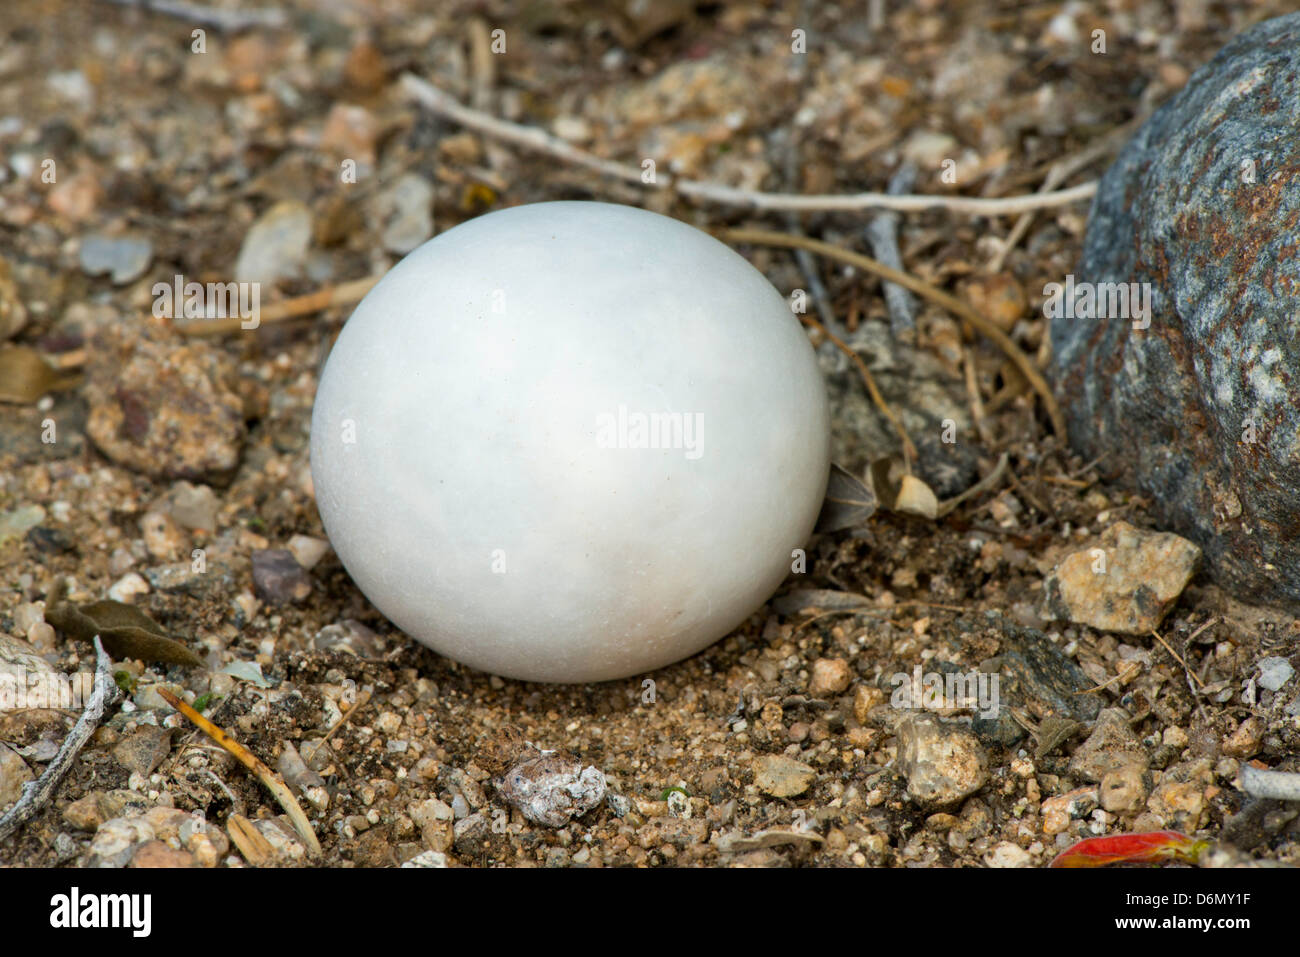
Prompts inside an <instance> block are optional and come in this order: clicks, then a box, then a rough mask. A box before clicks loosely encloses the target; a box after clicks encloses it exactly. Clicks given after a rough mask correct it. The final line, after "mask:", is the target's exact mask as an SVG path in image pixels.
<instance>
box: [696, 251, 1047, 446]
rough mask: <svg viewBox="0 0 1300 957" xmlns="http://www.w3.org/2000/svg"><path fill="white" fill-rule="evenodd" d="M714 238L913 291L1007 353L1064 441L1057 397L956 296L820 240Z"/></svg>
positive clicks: (1006, 342) (1008, 341)
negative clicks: (834, 265) (806, 255)
mask: <svg viewBox="0 0 1300 957" xmlns="http://www.w3.org/2000/svg"><path fill="white" fill-rule="evenodd" d="M717 235H718V236H719V237H721V238H722V239H725V240H727V241H728V242H733V243H758V244H760V245H764V246H781V247H784V248H787V249H789V248H794V249H798V248H803V249H808V250H810V251H812V252H815V253H818V254H819V255H822V256H829V257H830V258H832V259H838V260H839V261H840V262H844V263H848V264H849V265H851V266H857V267H858V268H859V269H862V270H865V271H866V272H869V273H871V274H872V275H874V276H879V277H880V278H881V279H888V280H889V281H890V282H892V283H896V284H898V285H900V286H903V287H904V288H907V289H910V290H912V291H913V292H914V293H916V294H917V295H919V296H924V297H925V298H926V299H929V300H930V301H931V302H933V303H935V304H936V305H939V306H942V307H943V308H944V309H947V310H948V311H949V312H951V313H953V314H954V315H957V316H960V317H961V318H962V319H965V320H966V321H967V322H969V323H970V324H971V325H972V326H974V327H975V329H976V330H977V331H979V332H980V333H981V334H982V335H984V336H985V337H986V338H988V339H991V340H992V341H993V343H994V344H995V345H997V347H998V348H999V349H1001V350H1002V351H1003V352H1004V353H1006V355H1007V358H1008V359H1010V360H1011V361H1012V362H1014V363H1015V364H1016V368H1017V369H1019V370H1020V372H1021V374H1022V375H1023V376H1024V377H1025V378H1026V379H1028V380H1029V383H1030V385H1032V386H1033V387H1034V391H1035V392H1037V393H1038V395H1039V397H1040V398H1042V400H1043V407H1044V408H1045V409H1047V415H1048V418H1050V419H1051V420H1052V431H1054V432H1055V433H1056V434H1057V435H1058V436H1061V437H1062V438H1064V437H1065V419H1064V417H1063V416H1062V415H1061V408H1060V406H1058V405H1057V404H1056V397H1055V396H1053V395H1052V390H1051V388H1049V387H1048V385H1047V380H1045V379H1044V378H1043V376H1042V374H1041V373H1040V372H1039V371H1038V368H1037V367H1036V366H1035V365H1034V363H1033V361H1032V360H1031V359H1030V358H1029V356H1027V355H1025V353H1024V352H1023V351H1022V350H1021V349H1020V347H1019V346H1017V345H1016V344H1015V343H1014V342H1013V341H1012V340H1011V338H1010V337H1009V336H1008V335H1007V334H1006V333H1005V332H1003V331H1002V330H1001V329H999V328H998V327H997V326H996V325H994V324H993V323H992V322H990V321H989V320H988V319H985V318H984V317H983V316H982V315H980V314H979V313H978V312H976V311H975V310H974V309H972V308H971V307H970V306H968V305H967V304H966V303H964V302H962V301H961V300H960V299H958V298H956V297H955V296H950V295H949V294H948V293H946V292H944V291H943V290H941V289H936V288H935V287H934V286H932V285H930V284H929V283H928V282H923V281H922V280H920V279H917V278H916V277H915V276H912V275H909V274H908V273H905V272H900V271H898V270H897V269H890V268H889V267H888V266H886V265H884V264H883V263H879V262H876V260H874V259H872V258H871V257H870V256H863V255H862V254H861V253H855V252H852V251H851V250H848V249H842V248H840V247H839V246H836V245H834V244H833V243H827V242H822V241H821V240H819V239H809V238H807V237H805V236H791V235H788V234H786V233H780V232H775V231H773V230H769V229H724V230H720V231H719V232H718V234H717Z"/></svg>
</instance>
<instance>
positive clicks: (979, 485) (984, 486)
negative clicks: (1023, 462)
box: [935, 452, 1011, 518]
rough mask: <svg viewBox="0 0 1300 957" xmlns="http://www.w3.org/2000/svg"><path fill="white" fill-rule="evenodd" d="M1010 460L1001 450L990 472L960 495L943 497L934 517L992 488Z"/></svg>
mask: <svg viewBox="0 0 1300 957" xmlns="http://www.w3.org/2000/svg"><path fill="white" fill-rule="evenodd" d="M1010 461H1011V460H1010V458H1009V457H1008V456H1007V453H1006V452H1003V453H1002V457H1001V458H999V459H998V464H997V465H995V466H994V467H993V471H992V472H990V473H989V474H988V475H986V476H984V478H982V479H980V480H979V481H978V482H976V483H975V484H974V485H972V486H971V487H970V488H968V489H966V491H964V492H962V493H961V494H960V495H954V496H953V497H952V498H948V499H944V500H943V501H942V502H940V503H939V511H938V514H937V515H936V516H935V517H936V518H943V517H944V516H945V515H947V514H948V513H949V512H951V511H952V510H953V509H954V508H956V507H957V506H958V505H960V504H961V503H962V502H964V501H966V500H967V499H968V498H974V497H975V496H976V495H979V494H980V493H981V492H986V491H988V490H989V489H991V488H994V487H995V486H996V485H997V484H998V482H1000V481H1002V475H1003V473H1005V472H1006V470H1007V463H1009V462H1010Z"/></svg>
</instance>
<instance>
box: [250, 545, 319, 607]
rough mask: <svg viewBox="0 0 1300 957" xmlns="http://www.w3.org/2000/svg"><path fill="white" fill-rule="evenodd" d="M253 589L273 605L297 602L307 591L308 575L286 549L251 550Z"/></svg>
mask: <svg viewBox="0 0 1300 957" xmlns="http://www.w3.org/2000/svg"><path fill="white" fill-rule="evenodd" d="M253 590H254V591H255V592H256V593H257V597H258V598H261V599H262V600H263V601H266V602H270V603H271V604H273V605H279V604H284V603H285V602H300V601H304V600H306V598H307V596H308V595H310V594H311V576H310V575H308V574H307V572H306V571H305V570H304V569H303V567H302V566H301V565H299V564H298V562H297V561H296V560H295V559H294V557H293V554H292V553H291V552H290V551H289V550H288V549H286V548H264V549H261V550H259V551H256V552H253Z"/></svg>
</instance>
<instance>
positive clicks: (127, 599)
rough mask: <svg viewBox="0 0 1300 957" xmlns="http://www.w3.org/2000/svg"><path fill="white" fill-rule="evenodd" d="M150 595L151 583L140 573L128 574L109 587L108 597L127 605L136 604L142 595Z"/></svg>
mask: <svg viewBox="0 0 1300 957" xmlns="http://www.w3.org/2000/svg"><path fill="white" fill-rule="evenodd" d="M147 594H149V583H148V582H147V581H145V580H144V577H143V576H142V575H140V574H139V573H138V572H127V573H126V574H125V575H123V576H122V577H121V578H119V579H118V580H117V581H115V582H113V584H111V585H109V586H108V597H109V598H111V599H113V601H120V602H123V603H125V604H127V605H132V604H134V603H135V600H136V598H138V597H139V596H140V595H147Z"/></svg>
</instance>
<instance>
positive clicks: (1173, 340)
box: [1052, 14, 1300, 607]
mask: <svg viewBox="0 0 1300 957" xmlns="http://www.w3.org/2000/svg"><path fill="white" fill-rule="evenodd" d="M1075 280H1076V283H1085V282H1087V283H1102V282H1124V283H1130V282H1138V283H1149V284H1150V287H1149V289H1150V293H1151V300H1150V302H1151V315H1150V325H1149V328H1146V329H1142V328H1137V326H1140V325H1141V323H1134V322H1133V321H1130V320H1128V319H1123V318H1109V319H1099V318H1067V317H1066V316H1064V315H1059V316H1054V317H1053V319H1052V346H1053V352H1054V360H1053V363H1054V369H1053V372H1054V377H1055V381H1056V385H1057V389H1058V394H1059V395H1060V397H1061V401H1062V406H1063V408H1064V410H1065V412H1066V416H1067V419H1068V423H1069V429H1070V439H1071V442H1072V443H1073V445H1074V446H1075V448H1076V449H1077V450H1078V451H1079V452H1080V453H1081V454H1083V455H1084V456H1085V457H1088V458H1092V457H1095V456H1097V455H1101V454H1102V453H1108V459H1107V462H1106V465H1107V467H1108V468H1109V469H1123V471H1124V473H1125V476H1126V478H1127V479H1128V480H1129V481H1130V482H1132V483H1134V484H1136V485H1137V487H1138V488H1139V489H1140V490H1141V491H1142V492H1144V493H1146V494H1147V495H1150V496H1151V497H1152V498H1153V499H1154V500H1155V502H1156V503H1157V506H1156V507H1157V510H1158V512H1159V513H1160V515H1161V517H1162V519H1163V520H1164V521H1165V523H1166V524H1167V526H1168V528H1170V529H1172V530H1174V531H1177V532H1179V533H1181V534H1183V535H1185V536H1187V537H1188V538H1191V539H1192V540H1194V541H1195V542H1196V543H1197V544H1199V545H1200V546H1201V547H1202V548H1203V549H1204V551H1205V558H1206V561H1207V563H1208V566H1209V568H1210V570H1211V572H1212V574H1213V575H1214V576H1215V577H1216V578H1217V579H1218V580H1219V581H1220V582H1221V583H1223V584H1224V585H1226V586H1227V587H1229V588H1230V589H1232V590H1233V592H1234V594H1235V595H1236V596H1237V597H1239V598H1244V599H1248V600H1249V599H1253V600H1256V601H1265V602H1273V603H1277V604H1282V605H1285V606H1289V607H1300V543H1298V542H1297V539H1298V538H1300V14H1292V15H1288V16H1285V17H1279V18H1277V19H1274V20H1269V21H1267V22H1264V23H1261V24H1259V25H1257V26H1255V27H1253V28H1252V29H1250V30H1248V31H1247V32H1246V33H1243V34H1242V35H1241V36H1239V37H1237V38H1236V39H1234V40H1233V41H1232V42H1231V43H1229V44H1228V45H1227V46H1226V47H1224V48H1223V50H1221V51H1220V52H1219V54H1218V55H1217V56H1216V57H1215V58H1214V59H1213V60H1212V61H1211V62H1210V63H1208V64H1207V65H1206V66H1204V67H1203V68H1201V69H1200V70H1198V71H1197V72H1196V73H1195V74H1194V75H1193V76H1192V78H1191V80H1190V81H1189V82H1188V84H1187V86H1186V87H1185V88H1184V89H1183V90H1181V91H1180V92H1179V93H1178V94H1177V95H1176V96H1174V97H1173V98H1172V99H1171V100H1170V101H1169V102H1168V103H1166V104H1165V105H1164V106H1163V107H1161V108H1160V110H1158V111H1157V112H1156V113H1155V115H1154V116H1152V118H1151V119H1150V120H1149V121H1148V122H1147V123H1146V125H1145V126H1143V127H1142V129H1141V130H1140V131H1139V132H1138V133H1137V135H1135V136H1134V138H1133V139H1132V140H1131V141H1130V142H1129V143H1128V144H1127V146H1126V147H1125V148H1124V150H1123V151H1122V152H1121V154H1120V156H1119V158H1118V159H1117V160H1116V162H1115V165H1114V166H1112V167H1111V169H1110V170H1109V171H1108V172H1107V173H1106V175H1105V177H1104V178H1103V179H1102V182H1101V187H1100V190H1099V192H1098V194H1097V198H1096V200H1095V202H1094V205H1093V209H1092V215H1091V219H1090V221H1089V224H1088V233H1087V236H1086V239H1085V241H1084V251H1083V259H1082V262H1081V263H1080V265H1079V269H1078V274H1077V275H1076V277H1075ZM1112 314H1113V313H1112Z"/></svg>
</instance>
